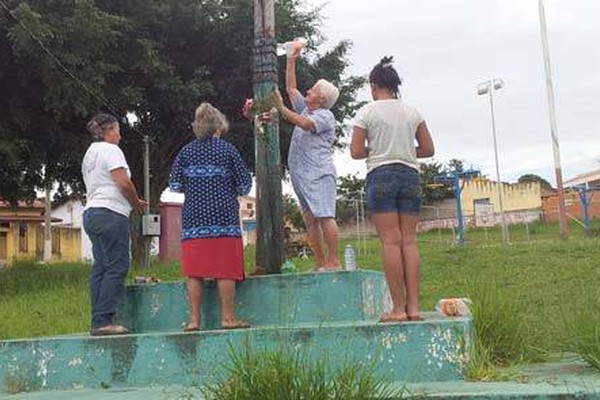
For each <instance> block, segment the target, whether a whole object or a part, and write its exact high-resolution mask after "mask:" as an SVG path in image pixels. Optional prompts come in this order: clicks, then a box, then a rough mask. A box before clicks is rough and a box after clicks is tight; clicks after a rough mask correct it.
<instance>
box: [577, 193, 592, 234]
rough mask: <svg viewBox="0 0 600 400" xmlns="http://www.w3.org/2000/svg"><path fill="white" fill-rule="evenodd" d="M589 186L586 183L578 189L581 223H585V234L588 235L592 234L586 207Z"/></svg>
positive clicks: (588, 203)
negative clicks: (581, 211) (581, 210)
mask: <svg viewBox="0 0 600 400" xmlns="http://www.w3.org/2000/svg"><path fill="white" fill-rule="evenodd" d="M588 194H589V187H588V184H587V183H586V184H585V186H584V187H583V188H582V189H581V190H580V191H579V196H580V197H581V205H582V208H583V223H584V224H585V235H586V236H587V237H590V236H591V234H592V226H591V221H590V214H589V212H588V207H589V205H590V197H589V196H588Z"/></svg>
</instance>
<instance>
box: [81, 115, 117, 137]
mask: <svg viewBox="0 0 600 400" xmlns="http://www.w3.org/2000/svg"><path fill="white" fill-rule="evenodd" d="M118 122H119V121H118V120H117V118H115V117H114V116H112V115H110V114H104V113H100V114H96V115H94V116H93V117H92V119H90V122H88V123H87V125H86V128H87V130H88V131H89V132H90V133H91V134H92V140H93V141H94V142H102V141H103V140H104V132H106V131H107V130H108V129H110V127H111V126H113V125H114V124H115V123H118Z"/></svg>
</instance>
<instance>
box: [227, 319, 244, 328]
mask: <svg viewBox="0 0 600 400" xmlns="http://www.w3.org/2000/svg"><path fill="white" fill-rule="evenodd" d="M246 328H250V324H249V323H248V322H246V321H244V320H242V319H230V320H228V321H223V322H221V329H246Z"/></svg>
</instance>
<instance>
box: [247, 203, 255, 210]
mask: <svg viewBox="0 0 600 400" xmlns="http://www.w3.org/2000/svg"><path fill="white" fill-rule="evenodd" d="M253 208H254V204H253V203H246V209H247V210H252V209H253Z"/></svg>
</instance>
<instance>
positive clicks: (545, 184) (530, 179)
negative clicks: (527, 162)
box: [517, 174, 554, 190]
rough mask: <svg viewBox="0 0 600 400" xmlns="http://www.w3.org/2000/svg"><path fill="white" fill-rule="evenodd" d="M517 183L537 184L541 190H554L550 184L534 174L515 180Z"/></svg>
mask: <svg viewBox="0 0 600 400" xmlns="http://www.w3.org/2000/svg"><path fill="white" fill-rule="evenodd" d="M517 182H519V183H528V182H539V183H540V186H541V188H542V190H554V189H553V188H552V185H551V184H550V182H548V181H547V180H545V179H544V178H542V177H541V176H539V175H536V174H525V175H521V176H520V177H519V179H518V180H517Z"/></svg>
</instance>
